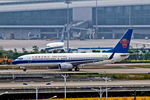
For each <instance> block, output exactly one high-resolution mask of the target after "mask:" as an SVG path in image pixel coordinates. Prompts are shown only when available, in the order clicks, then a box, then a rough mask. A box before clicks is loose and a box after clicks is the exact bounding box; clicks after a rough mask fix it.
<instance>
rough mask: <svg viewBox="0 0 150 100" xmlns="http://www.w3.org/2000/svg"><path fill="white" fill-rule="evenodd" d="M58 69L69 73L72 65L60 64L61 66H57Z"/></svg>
mask: <svg viewBox="0 0 150 100" xmlns="http://www.w3.org/2000/svg"><path fill="white" fill-rule="evenodd" d="M59 68H60V69H62V70H69V71H71V70H72V69H73V65H72V64H70V63H62V64H59Z"/></svg>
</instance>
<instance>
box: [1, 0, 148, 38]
mask: <svg viewBox="0 0 150 100" xmlns="http://www.w3.org/2000/svg"><path fill="white" fill-rule="evenodd" d="M96 12H97V13H96ZM96 16H97V20H96ZM67 20H69V23H70V24H71V25H72V27H73V28H71V31H70V38H71V39H76V38H78V37H80V39H118V38H120V37H121V36H122V34H123V32H124V31H125V30H126V29H127V28H130V27H132V28H133V29H134V35H133V38H135V39H149V38H150V1H149V0H97V7H96V0H89V1H88V0H71V3H70V4H69V6H68V8H67V4H65V3H64V0H43V1H40V0H20V1H14V2H11V1H10V2H0V38H1V39H58V38H60V36H61V31H62V29H63V28H64V26H65V25H66V23H67ZM96 26H97V27H98V32H95V29H96Z"/></svg>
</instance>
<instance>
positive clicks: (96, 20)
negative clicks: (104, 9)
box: [94, 0, 98, 38]
mask: <svg viewBox="0 0 150 100" xmlns="http://www.w3.org/2000/svg"><path fill="white" fill-rule="evenodd" d="M97 3H98V2H97V0H96V9H95V24H96V28H95V33H96V35H97V33H98V16H97ZM94 38H95V37H94Z"/></svg>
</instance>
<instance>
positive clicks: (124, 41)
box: [106, 29, 133, 53]
mask: <svg viewBox="0 0 150 100" xmlns="http://www.w3.org/2000/svg"><path fill="white" fill-rule="evenodd" d="M132 33H133V29H128V30H127V32H126V33H125V34H124V35H123V37H122V38H121V40H120V41H119V42H118V44H117V45H116V46H115V47H114V48H113V49H111V50H108V51H106V52H111V53H128V49H129V45H130V40H131V37H132Z"/></svg>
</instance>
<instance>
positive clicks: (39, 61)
mask: <svg viewBox="0 0 150 100" xmlns="http://www.w3.org/2000/svg"><path fill="white" fill-rule="evenodd" d="M132 32H133V30H132V29H128V30H127V32H126V33H125V34H124V35H123V37H122V38H121V40H120V41H119V42H118V43H117V45H116V46H115V47H114V48H113V49H111V50H108V51H105V52H102V53H56V54H50V53H47V54H28V55H23V56H20V57H18V58H17V59H16V60H14V61H13V62H12V63H13V64H16V65H18V66H20V67H22V68H24V71H25V70H26V68H27V67H28V66H33V67H37V66H40V67H41V66H58V68H59V69H62V70H72V69H75V71H79V70H80V69H79V67H78V66H80V65H100V64H107V63H114V62H119V61H122V60H124V59H126V58H128V56H129V53H128V49H129V44H130V40H131V36H132Z"/></svg>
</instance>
